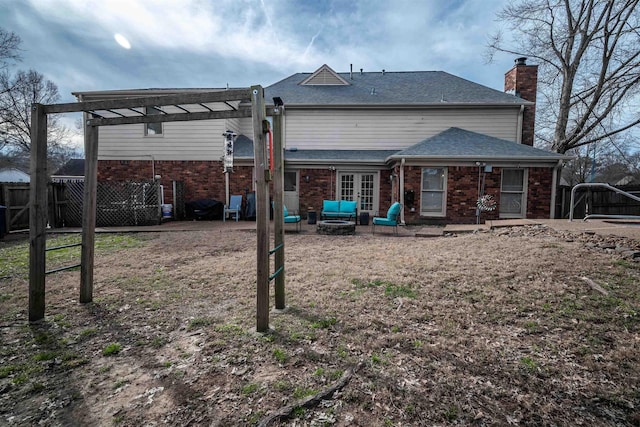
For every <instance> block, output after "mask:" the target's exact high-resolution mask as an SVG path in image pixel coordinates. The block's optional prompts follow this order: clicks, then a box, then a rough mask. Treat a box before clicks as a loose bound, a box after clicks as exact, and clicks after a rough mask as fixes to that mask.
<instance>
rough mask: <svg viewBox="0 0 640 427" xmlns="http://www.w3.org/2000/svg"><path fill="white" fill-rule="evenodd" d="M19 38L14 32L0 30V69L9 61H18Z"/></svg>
mask: <svg viewBox="0 0 640 427" xmlns="http://www.w3.org/2000/svg"><path fill="white" fill-rule="evenodd" d="M19 51H20V37H18V36H17V35H16V34H15V33H14V32H11V31H7V30H5V29H4V28H0V69H3V68H6V67H7V65H8V63H9V62H11V61H17V60H19V59H20V53H19Z"/></svg>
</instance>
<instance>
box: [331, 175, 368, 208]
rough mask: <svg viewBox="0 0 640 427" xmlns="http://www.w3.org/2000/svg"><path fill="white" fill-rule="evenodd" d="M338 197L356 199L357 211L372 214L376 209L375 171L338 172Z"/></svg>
mask: <svg viewBox="0 0 640 427" xmlns="http://www.w3.org/2000/svg"><path fill="white" fill-rule="evenodd" d="M337 184H338V199H340V200H356V201H358V213H360V212H368V213H369V214H371V215H373V214H374V213H375V212H376V211H377V209H378V174H377V173H376V172H339V173H338V183H337Z"/></svg>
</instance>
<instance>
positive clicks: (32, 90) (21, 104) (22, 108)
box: [0, 70, 69, 153]
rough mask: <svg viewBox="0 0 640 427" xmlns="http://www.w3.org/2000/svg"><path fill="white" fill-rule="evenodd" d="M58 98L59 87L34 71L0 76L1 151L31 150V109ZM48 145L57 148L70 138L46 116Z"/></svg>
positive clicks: (53, 120)
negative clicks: (35, 104) (36, 104)
mask: <svg viewBox="0 0 640 427" xmlns="http://www.w3.org/2000/svg"><path fill="white" fill-rule="evenodd" d="M59 99H60V95H59V94H58V87H57V86H56V85H55V83H53V82H52V81H50V80H47V79H45V78H44V76H43V75H42V74H40V73H38V72H37V71H34V70H29V71H18V72H17V73H16V74H15V75H12V74H10V73H9V72H8V71H6V70H5V71H3V72H1V73H0V150H2V149H7V150H9V151H12V152H14V153H28V152H30V150H31V106H32V105H33V104H34V103H41V104H54V103H56V102H57V101H58V100H59ZM47 131H48V134H47V142H48V144H49V147H51V148H52V149H56V147H57V146H59V145H61V143H63V142H64V141H65V139H67V138H68V137H69V129H67V128H66V127H65V126H63V125H61V124H59V123H58V120H57V117H56V116H55V115H51V116H49V120H48V126H47Z"/></svg>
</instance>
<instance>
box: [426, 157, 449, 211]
mask: <svg viewBox="0 0 640 427" xmlns="http://www.w3.org/2000/svg"><path fill="white" fill-rule="evenodd" d="M446 192H447V168H424V169H422V197H421V202H420V215H423V216H444V215H445V206H446Z"/></svg>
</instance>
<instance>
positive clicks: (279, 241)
mask: <svg viewBox="0 0 640 427" xmlns="http://www.w3.org/2000/svg"><path fill="white" fill-rule="evenodd" d="M283 115H284V106H276V108H275V109H274V110H273V116H272V117H273V147H272V149H273V172H274V175H273V191H274V194H273V204H274V205H275V206H274V209H273V233H274V241H273V246H274V248H279V249H278V250H276V252H275V265H274V269H275V271H276V272H278V271H279V272H280V273H278V274H276V277H275V287H274V291H275V300H276V301H275V303H276V309H278V310H284V309H285V307H286V301H285V289H284V277H285V268H284V211H283V206H284V147H283V143H282V136H283V129H282V117H283Z"/></svg>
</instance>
